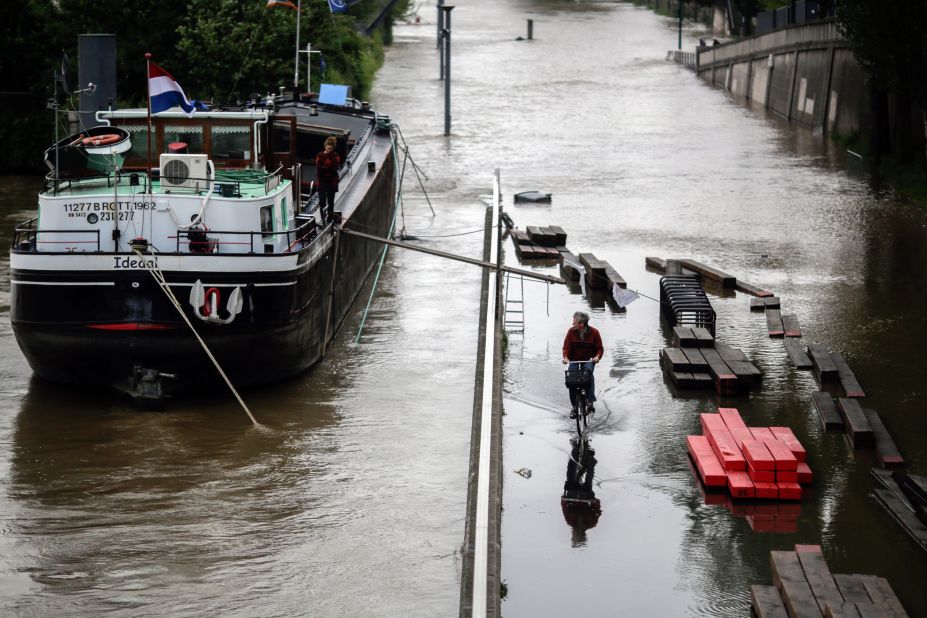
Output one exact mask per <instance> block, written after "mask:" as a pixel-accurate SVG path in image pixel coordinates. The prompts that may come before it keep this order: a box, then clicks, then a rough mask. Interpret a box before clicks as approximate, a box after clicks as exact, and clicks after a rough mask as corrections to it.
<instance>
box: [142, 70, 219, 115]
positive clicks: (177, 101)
mask: <svg viewBox="0 0 927 618" xmlns="http://www.w3.org/2000/svg"><path fill="white" fill-rule="evenodd" d="M148 96H149V97H150V98H151V113H152V115H154V114H157V113H159V112H163V111H166V110H169V109H171V108H172V107H180V109H182V110H183V112H184V113H185V114H186V115H187V116H188V117H189V116H193V112H195V111H196V110H197V109H201V110H202V109H206V106H205V105H204V104H202V103H200V102H199V101H192V102H191V101H189V100H187V95H185V94H184V93H183V88H181V87H180V84H178V83H177V80H176V79H174V78H173V77H172V76H171V74H170V73H168V72H167V71H165V70H164V69H162V68H161V67H159V66H158V65H156V64H155V63H154V62H150V63H149V64H148Z"/></svg>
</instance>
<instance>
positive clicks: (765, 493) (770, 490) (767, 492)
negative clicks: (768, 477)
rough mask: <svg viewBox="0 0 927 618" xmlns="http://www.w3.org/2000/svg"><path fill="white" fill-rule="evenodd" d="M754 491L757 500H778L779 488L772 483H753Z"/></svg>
mask: <svg viewBox="0 0 927 618" xmlns="http://www.w3.org/2000/svg"><path fill="white" fill-rule="evenodd" d="M753 486H754V490H755V491H756V497H757V498H767V499H769V500H775V499H777V498H779V497H780V496H779V487H778V485H776V484H775V483H774V482H764V481H754V483H753Z"/></svg>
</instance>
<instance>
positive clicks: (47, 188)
mask: <svg viewBox="0 0 927 618" xmlns="http://www.w3.org/2000/svg"><path fill="white" fill-rule="evenodd" d="M103 182H105V183H106V186H107V188H109V187H112V186H113V183H114V182H115V178H114V177H113V173H112V172H102V173H99V174H87V175H80V176H71V177H64V178H62V177H59V176H56V175H55V173H54V172H50V173H48V174H47V175H46V176H45V182H44V187H43V193H52V194H55V195H57V194H58V193H60V192H61V191H63V190H65V189H73V188H75V187H78V186H81V185H85V184H90V183H99V184H102V183H103Z"/></svg>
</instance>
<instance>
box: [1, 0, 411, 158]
mask: <svg viewBox="0 0 927 618" xmlns="http://www.w3.org/2000/svg"><path fill="white" fill-rule="evenodd" d="M294 2H295V0H294ZM387 2H388V0H361V1H360V2H358V3H355V4H352V5H351V7H350V9H349V12H348V13H345V14H339V15H332V14H331V12H330V11H329V8H328V3H327V2H326V0H302V8H303V11H302V19H301V27H300V42H301V46H302V47H303V48H305V44H306V43H307V42H311V43H312V48H313V49H316V50H321V51H322V52H323V54H324V56H325V61H326V63H327V65H328V66H327V69H326V73H325V78H324V81H325V82H328V83H342V84H348V85H350V86H351V87H352V90H353V94H354V96H355V97H358V98H366V97H367V96H368V95H369V93H370V88H371V86H372V85H373V80H374V76H375V74H376V71H377V69H378V68H379V67H380V66H381V65H382V63H383V50H382V43H383V38H382V36H381V35H379V31H378V32H377V33H375V34H374V36H372V37H365V36H364V35H363V34H361V33H360V31H359V30H358V28H359V27H360V28H361V29H363V28H364V27H365V26H366V25H368V24H370V23H371V22H372V21H373V20H374V19H375V18H376V16H377V15H379V13H380V11H381V10H382V9H383V7H384V6H386V4H387ZM265 4H266V2H265V0H159V1H158V2H156V3H155V2H150V1H149V0H57V1H54V0H16V1H15V2H13V1H11V2H7V3H5V5H4V10H3V20H2V21H0V35H2V37H3V42H4V45H3V46H2V47H0V74H2V75H3V78H4V90H5V91H7V92H14V93H26V94H27V95H28V96H26V95H23V94H17V95H16V96H9V95H6V96H5V95H0V105H2V106H4V108H5V109H10V110H11V114H10V115H8V118H10V117H11V116H12V115H16V114H18V115H19V116H20V117H18V118H15V119H13V120H9V121H7V122H6V123H4V124H3V125H2V126H0V136H2V137H4V138H5V139H6V143H7V144H10V146H8V147H7V148H6V149H5V150H4V151H3V152H2V153H0V171H12V170H17V171H27V170H29V169H32V170H35V169H38V168H39V166H40V165H41V161H40V160H39V158H40V156H41V153H42V151H43V150H44V149H45V148H46V147H47V146H48V145H49V143H50V141H51V140H50V138H49V136H50V135H51V134H52V130H51V127H52V122H53V121H52V118H51V115H50V112H47V111H45V110H44V101H45V100H46V99H47V98H49V97H51V96H52V93H53V91H54V85H53V79H52V78H53V73H54V71H56V70H57V69H58V68H59V65H60V62H61V54H62V52H63V51H64V52H67V54H68V55H69V56H70V66H69V68H68V79H69V82H70V86H71V88H72V89H75V88H76V87H77V40H78V34H80V33H112V34H115V35H116V79H117V92H118V93H119V100H120V102H121V103H126V104H129V105H133V106H144V105H145V99H146V97H147V88H148V82H147V79H146V75H145V53H146V52H149V53H151V54H152V60H153V61H154V62H156V63H157V64H159V65H161V66H163V67H164V68H165V69H166V70H167V71H168V72H170V73H171V74H172V75H173V76H174V77H176V78H177V80H178V81H179V82H180V83H181V85H182V86H183V88H184V91H185V92H186V94H187V96H189V97H191V98H195V99H200V100H208V101H213V102H215V103H227V102H235V101H237V100H238V99H243V98H246V97H247V96H248V95H249V94H251V93H252V92H261V93H265V92H268V91H276V89H277V88H278V87H279V86H292V84H293V60H294V56H295V36H296V12H295V11H293V10H290V9H287V8H274V9H267V8H265ZM408 6H409V0H399V2H398V3H397V5H396V6H395V7H394V8H393V9H392V11H391V14H392V15H401V14H403V12H404V11H406V10H408ZM386 29H387V30H388V24H387V25H386ZM300 74H301V75H302V78H301V82H300V85H301V87H302V88H303V89H304V90H305V89H306V84H305V75H306V61H305V55H304V54H303V55H302V62H301V68H300ZM321 81H322V75H321V71H320V67H319V56H318V55H317V54H313V55H312V88H311V89H312V90H315V91H317V90H318V86H319V83H320V82H321ZM61 100H62V101H63V100H64V97H61ZM74 101H75V102H76V97H75V98H74ZM43 119H44V120H43ZM24 167H25V169H24Z"/></svg>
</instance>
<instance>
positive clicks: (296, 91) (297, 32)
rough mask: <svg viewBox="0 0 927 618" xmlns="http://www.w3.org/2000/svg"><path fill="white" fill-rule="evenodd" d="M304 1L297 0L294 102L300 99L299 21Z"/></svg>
mask: <svg viewBox="0 0 927 618" xmlns="http://www.w3.org/2000/svg"><path fill="white" fill-rule="evenodd" d="M301 2H302V0H296V68H295V71H294V73H293V100H294V101H295V100H296V99H297V98H298V97H299V19H300V17H302V14H303V12H302V10H301V7H300V3H301Z"/></svg>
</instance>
